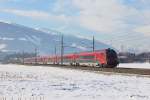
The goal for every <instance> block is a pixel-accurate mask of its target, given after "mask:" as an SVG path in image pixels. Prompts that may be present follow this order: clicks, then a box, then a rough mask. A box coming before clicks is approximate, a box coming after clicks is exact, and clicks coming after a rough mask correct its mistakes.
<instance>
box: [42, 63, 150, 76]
mask: <svg viewBox="0 0 150 100" xmlns="http://www.w3.org/2000/svg"><path fill="white" fill-rule="evenodd" d="M42 66H46V67H59V68H70V69H78V70H87V71H95V72H99V73H100V72H112V73H120V74H136V75H149V76H150V69H142V68H99V67H88V66H70V65H63V66H61V65H42Z"/></svg>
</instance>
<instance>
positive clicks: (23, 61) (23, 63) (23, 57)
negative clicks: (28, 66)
mask: <svg viewBox="0 0 150 100" xmlns="http://www.w3.org/2000/svg"><path fill="white" fill-rule="evenodd" d="M22 63H23V65H24V50H23V52H22Z"/></svg>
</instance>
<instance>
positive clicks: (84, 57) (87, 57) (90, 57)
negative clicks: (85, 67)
mask: <svg viewBox="0 0 150 100" xmlns="http://www.w3.org/2000/svg"><path fill="white" fill-rule="evenodd" d="M94 58H95V56H93V55H92V56H80V59H94Z"/></svg>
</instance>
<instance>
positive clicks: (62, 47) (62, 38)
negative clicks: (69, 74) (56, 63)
mask: <svg viewBox="0 0 150 100" xmlns="http://www.w3.org/2000/svg"><path fill="white" fill-rule="evenodd" d="M63 54H64V37H63V35H62V37H61V65H63Z"/></svg>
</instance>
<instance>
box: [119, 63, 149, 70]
mask: <svg viewBox="0 0 150 100" xmlns="http://www.w3.org/2000/svg"><path fill="white" fill-rule="evenodd" d="M117 67H123V68H146V69H150V63H121V64H119V66H117Z"/></svg>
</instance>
